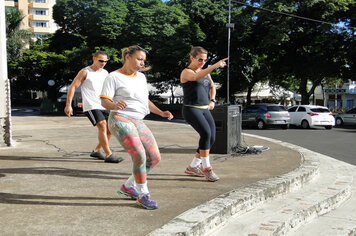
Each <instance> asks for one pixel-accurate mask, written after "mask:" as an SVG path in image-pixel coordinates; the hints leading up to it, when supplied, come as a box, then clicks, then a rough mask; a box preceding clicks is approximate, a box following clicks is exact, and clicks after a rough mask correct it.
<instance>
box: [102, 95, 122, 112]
mask: <svg viewBox="0 0 356 236" xmlns="http://www.w3.org/2000/svg"><path fill="white" fill-rule="evenodd" d="M101 105H102V106H103V107H105V108H106V109H107V110H122V109H124V108H125V107H126V106H127V104H126V102H124V101H120V102H118V103H114V102H113V101H112V100H110V99H109V98H105V97H101Z"/></svg>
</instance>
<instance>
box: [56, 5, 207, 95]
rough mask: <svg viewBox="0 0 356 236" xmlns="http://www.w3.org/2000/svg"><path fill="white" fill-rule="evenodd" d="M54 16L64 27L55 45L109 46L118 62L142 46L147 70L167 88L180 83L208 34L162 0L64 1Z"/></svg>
mask: <svg viewBox="0 0 356 236" xmlns="http://www.w3.org/2000/svg"><path fill="white" fill-rule="evenodd" d="M94 9H95V11H94ZM128 12H129V14H128ZM54 19H55V21H56V22H57V24H58V25H59V26H60V27H61V30H59V31H58V32H56V34H55V35H54V37H53V43H52V44H51V47H52V48H53V49H54V48H57V49H58V48H60V50H64V49H68V50H72V49H74V48H75V49H76V50H78V49H82V50H84V49H87V51H94V50H95V48H99V47H100V48H101V49H109V50H110V51H111V55H109V56H110V57H111V58H114V59H115V60H114V61H115V62H116V63H117V62H121V61H120V54H119V50H120V49H121V48H123V47H126V46H130V45H133V44H138V45H140V46H142V47H144V48H145V49H147V50H149V55H148V63H149V64H150V65H151V66H152V70H151V71H149V72H147V74H148V79H149V81H150V82H152V83H155V84H156V85H158V88H159V89H161V90H162V91H167V89H169V88H172V86H174V85H176V84H178V83H179V74H180V71H181V70H182V69H183V68H184V64H185V63H184V62H185V60H186V58H187V52H188V51H189V49H190V47H191V45H192V43H194V42H200V41H201V40H202V38H203V33H202V32H201V31H200V29H199V27H198V26H197V25H196V24H195V23H194V22H192V21H191V20H190V19H189V17H188V16H187V15H186V14H184V13H183V12H182V11H181V10H179V9H178V8H176V7H173V6H168V5H167V4H165V3H163V2H162V1H161V0H138V1H129V0H115V1H109V0H103V1H91V0H75V1H68V0H60V1H57V4H56V6H55V7H54ZM67 36H70V37H69V40H66V37H67ZM57 45H58V46H57ZM56 52H59V51H56ZM82 56H88V54H84V55H82ZM78 61H82V60H78ZM112 66H114V65H113V64H109V65H108V68H110V69H111V68H112ZM116 66H117V65H116Z"/></svg>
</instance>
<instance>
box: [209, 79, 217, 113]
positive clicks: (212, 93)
mask: <svg viewBox="0 0 356 236" xmlns="http://www.w3.org/2000/svg"><path fill="white" fill-rule="evenodd" d="M209 78H210V81H211V88H210V91H209V97H210V99H214V100H215V96H216V87H215V84H214V81H213V79H212V78H211V76H210V75H209ZM214 107H215V102H213V101H210V102H209V110H213V109H214Z"/></svg>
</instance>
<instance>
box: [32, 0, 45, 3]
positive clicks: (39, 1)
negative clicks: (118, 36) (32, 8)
mask: <svg viewBox="0 0 356 236" xmlns="http://www.w3.org/2000/svg"><path fill="white" fill-rule="evenodd" d="M32 2H36V3H47V0H33V1H32Z"/></svg>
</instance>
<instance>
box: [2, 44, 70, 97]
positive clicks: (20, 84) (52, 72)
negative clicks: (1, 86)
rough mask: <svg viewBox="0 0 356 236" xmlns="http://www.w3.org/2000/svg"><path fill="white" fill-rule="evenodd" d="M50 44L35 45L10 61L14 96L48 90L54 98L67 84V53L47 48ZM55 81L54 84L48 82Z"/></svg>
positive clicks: (49, 94)
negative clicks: (63, 53)
mask: <svg viewBox="0 0 356 236" xmlns="http://www.w3.org/2000/svg"><path fill="white" fill-rule="evenodd" d="M46 47H48V44H42V45H41V44H39V45H33V46H32V47H31V48H30V49H28V50H26V51H24V52H23V54H22V56H21V57H20V58H18V59H16V60H13V61H9V64H8V66H9V75H11V77H10V81H11V86H12V89H11V93H12V95H13V97H21V96H25V95H24V93H26V91H30V90H37V91H48V96H49V98H50V99H52V100H56V98H57V97H58V95H59V93H58V91H59V89H60V88H61V87H62V86H63V85H64V84H66V81H65V78H66V74H68V73H69V72H68V67H67V57H66V55H62V54H56V53H54V52H49V51H48V50H47V48H46ZM49 80H53V81H54V82H55V84H54V86H50V85H49V84H48V81H49Z"/></svg>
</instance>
